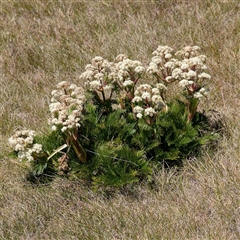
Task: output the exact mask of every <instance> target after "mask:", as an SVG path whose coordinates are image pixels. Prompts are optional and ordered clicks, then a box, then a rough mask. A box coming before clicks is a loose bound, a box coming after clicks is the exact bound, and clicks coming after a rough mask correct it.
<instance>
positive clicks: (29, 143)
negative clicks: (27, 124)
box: [8, 130, 42, 161]
mask: <svg viewBox="0 0 240 240" xmlns="http://www.w3.org/2000/svg"><path fill="white" fill-rule="evenodd" d="M35 136H36V132H35V131H33V130H22V131H17V132H16V133H15V134H14V135H13V136H11V137H10V138H9V139H8V141H9V145H10V146H11V147H12V148H13V150H14V151H15V152H17V153H18V158H19V159H20V160H21V161H22V160H25V159H26V160H28V161H32V160H34V157H35V155H36V154H39V153H41V152H42V145H41V144H38V143H34V137H35Z"/></svg>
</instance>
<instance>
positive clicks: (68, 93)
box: [48, 81, 86, 132]
mask: <svg viewBox="0 0 240 240" xmlns="http://www.w3.org/2000/svg"><path fill="white" fill-rule="evenodd" d="M51 94H52V98H51V103H50V105H49V110H50V114H51V116H50V118H49V120H48V122H49V125H50V126H51V127H52V130H57V128H58V127H60V128H61V131H62V132H65V131H67V130H70V129H75V128H78V127H79V126H80V123H79V122H80V120H81V119H82V118H83V114H82V112H83V110H84V104H85V101H86V97H85V94H84V89H83V88H82V87H78V86H77V85H76V84H70V83H69V82H67V81H62V82H60V83H58V84H57V89H56V90H53V91H52V93H51Z"/></svg>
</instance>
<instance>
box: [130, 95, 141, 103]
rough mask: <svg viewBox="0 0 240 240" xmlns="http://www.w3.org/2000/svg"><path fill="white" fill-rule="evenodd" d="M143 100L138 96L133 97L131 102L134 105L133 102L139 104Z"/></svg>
mask: <svg viewBox="0 0 240 240" xmlns="http://www.w3.org/2000/svg"><path fill="white" fill-rule="evenodd" d="M142 100H143V99H142V98H141V97H139V96H135V97H134V98H133V99H132V102H133V103H135V102H141V101H142Z"/></svg>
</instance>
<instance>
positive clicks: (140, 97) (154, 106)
mask: <svg viewBox="0 0 240 240" xmlns="http://www.w3.org/2000/svg"><path fill="white" fill-rule="evenodd" d="M165 89H166V86H165V85H163V84H162V83H158V84H156V86H155V87H152V86H151V85H149V84H141V85H140V86H138V87H137V89H136V91H135V92H134V98H133V99H132V103H133V106H134V107H133V113H135V115H136V117H137V118H142V117H150V118H152V117H154V116H155V115H156V114H157V112H158V111H160V110H162V109H165V110H167V106H166V104H165V103H164V101H163V98H162V97H161V93H162V91H163V90H165Z"/></svg>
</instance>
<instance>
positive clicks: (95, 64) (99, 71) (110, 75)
mask: <svg viewBox="0 0 240 240" xmlns="http://www.w3.org/2000/svg"><path fill="white" fill-rule="evenodd" d="M80 80H82V81H83V82H84V83H85V87H86V88H87V90H88V91H90V92H94V93H95V94H97V95H98V97H100V98H101V99H102V100H103V101H104V100H106V98H111V97H112V93H113V91H114V89H115V87H116V84H117V80H118V75H117V73H116V71H115V64H114V63H112V62H109V61H108V60H106V59H104V58H102V57H100V56H97V57H95V58H93V59H92V61H91V64H88V65H87V66H86V67H85V72H83V73H82V74H81V75H80Z"/></svg>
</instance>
